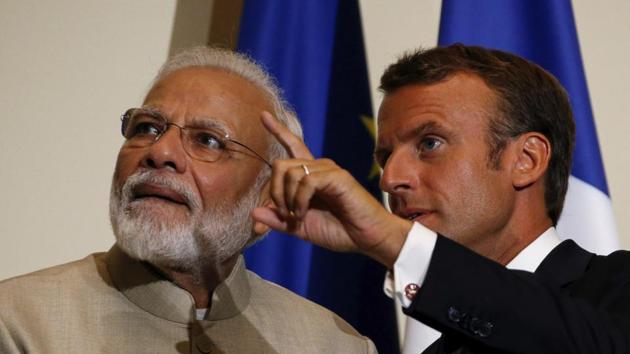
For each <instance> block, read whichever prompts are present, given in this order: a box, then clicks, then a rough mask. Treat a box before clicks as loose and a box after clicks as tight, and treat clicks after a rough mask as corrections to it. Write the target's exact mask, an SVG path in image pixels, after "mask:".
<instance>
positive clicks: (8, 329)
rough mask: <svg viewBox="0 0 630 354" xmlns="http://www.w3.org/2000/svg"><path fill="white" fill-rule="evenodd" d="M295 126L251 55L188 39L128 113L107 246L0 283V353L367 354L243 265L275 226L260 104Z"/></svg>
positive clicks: (366, 345)
mask: <svg viewBox="0 0 630 354" xmlns="http://www.w3.org/2000/svg"><path fill="white" fill-rule="evenodd" d="M263 111H268V112H273V113H274V115H275V116H276V117H278V119H279V121H281V122H282V123H283V124H284V125H285V126H286V127H288V128H289V130H291V131H292V132H293V133H294V134H296V135H300V134H301V128H300V126H299V123H298V122H297V120H296V118H295V116H294V113H293V112H292V111H291V109H290V108H288V107H287V105H286V104H285V103H284V101H283V100H282V99H281V97H280V95H279V93H278V89H277V88H276V87H275V86H274V84H273V81H272V80H271V79H270V78H269V76H268V75H267V74H266V73H265V72H264V71H263V70H261V69H260V68H259V67H258V66H257V65H256V64H254V63H252V62H251V61H250V60H248V59H247V58H246V57H244V56H242V55H239V54H236V53H233V52H229V51H225V50H219V49H211V48H194V49H191V50H188V51H185V52H183V53H181V54H179V55H178V56H176V57H174V58H172V59H170V60H169V61H168V62H167V63H166V64H165V65H164V66H163V67H162V69H161V70H160V72H159V74H158V76H157V78H156V79H155V81H154V84H153V86H152V88H151V89H150V91H149V93H148V94H147V96H146V98H145V100H144V103H143V105H142V107H140V108H133V109H129V110H127V111H126V112H125V114H124V115H123V117H122V134H123V136H124V137H125V142H124V143H123V145H122V147H121V149H120V152H119V155H118V160H117V163H116V169H115V173H114V177H113V180H112V189H111V200H110V218H111V222H112V227H113V230H114V234H115V236H116V244H115V245H114V246H113V247H112V249H110V250H109V252H107V253H98V254H93V255H90V256H88V257H86V258H85V259H82V260H79V261H76V262H73V263H69V264H65V265H60V266H56V267H52V268H49V269H45V270H42V271H39V272H35V273H32V274H28V275H24V276H20V277H17V278H13V279H9V280H5V281H3V282H1V283H0V352H1V353H24V352H27V353H158V352H159V353H168V352H172V353H210V352H212V353H254V352H255V353H316V352H317V353H319V352H326V353H369V352H374V351H375V349H374V346H373V344H372V343H371V342H370V341H369V340H368V339H367V338H365V337H363V336H361V335H359V334H358V333H357V332H356V331H355V330H354V329H353V328H352V327H351V326H350V325H348V324H347V323H345V322H344V321H343V320H342V319H341V318H339V317H337V316H336V315H334V314H332V313H331V312H330V311H327V310H326V309H324V308H322V307H320V306H318V305H316V304H313V303H311V302H309V301H307V300H305V299H303V298H300V297H299V296H297V295H295V294H293V293H291V292H290V291H288V290H286V289H283V288H281V287H279V286H277V285H274V284H272V283H269V282H267V281H264V280H262V279H260V278H259V277H258V276H256V275H255V274H254V273H252V272H249V271H247V270H246V268H245V264H244V260H243V257H242V255H241V252H242V250H243V249H244V248H245V247H246V246H247V245H248V244H250V243H252V242H254V240H256V239H257V238H259V237H261V236H262V235H263V234H265V233H266V232H267V227H266V226H263V225H262V224H254V223H253V221H252V220H251V217H250V213H251V211H252V210H253V209H254V208H255V207H257V206H260V205H263V204H264V205H267V204H268V203H269V201H270V197H269V186H268V180H269V177H270V173H271V171H270V162H269V161H273V160H275V159H278V158H283V157H286V156H284V154H285V152H284V149H283V148H282V147H281V146H280V145H279V144H278V143H277V142H276V141H275V140H274V139H273V138H272V137H271V136H270V135H269V134H268V133H266V131H265V129H264V128H263V126H262V123H261V121H260V115H261V112H263Z"/></svg>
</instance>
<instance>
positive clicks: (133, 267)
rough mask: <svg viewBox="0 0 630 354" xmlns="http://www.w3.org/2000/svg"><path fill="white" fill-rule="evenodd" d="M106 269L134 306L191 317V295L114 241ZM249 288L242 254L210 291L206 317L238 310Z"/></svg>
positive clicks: (217, 317)
mask: <svg viewBox="0 0 630 354" xmlns="http://www.w3.org/2000/svg"><path fill="white" fill-rule="evenodd" d="M106 259H107V261H106V262H107V269H108V271H109V273H110V275H111V277H112V280H113V282H114V285H115V286H116V288H117V289H118V290H120V292H122V293H123V295H124V296H125V297H126V298H127V299H129V301H131V302H133V303H134V304H135V305H137V306H138V307H140V308H142V309H143V310H144V311H147V312H149V313H151V314H153V315H155V316H157V317H160V318H163V319H165V320H169V321H174V322H177V323H182V324H189V323H193V322H194V321H195V306H194V305H195V302H194V299H193V297H192V295H191V294H190V293H189V292H188V291H186V290H184V289H182V288H180V287H179V286H177V285H176V284H175V283H173V282H171V281H169V280H168V279H166V278H165V277H164V276H162V275H161V274H160V273H159V272H157V271H156V270H155V269H154V268H153V267H151V266H150V265H148V264H146V263H144V262H140V261H137V260H135V259H133V258H131V257H129V256H128V255H127V254H126V253H124V252H123V251H122V250H121V249H120V248H119V247H118V246H117V245H114V246H113V247H112V248H111V249H110V250H109V252H108V253H107V258H106ZM250 294H251V289H250V285H249V282H248V279H247V270H246V269H245V261H244V259H243V256H242V255H241V256H239V257H238V260H237V261H236V263H235V265H234V268H233V269H232V272H230V274H229V275H228V277H227V278H226V279H225V281H223V282H222V283H221V284H219V285H218V286H217V288H216V289H215V291H214V293H213V294H212V305H211V307H210V313H209V315H208V317H207V320H208V321H214V320H222V319H226V318H230V317H233V316H236V315H238V314H239V313H241V312H242V311H243V310H244V309H245V308H246V307H247V305H248V304H249V299H250Z"/></svg>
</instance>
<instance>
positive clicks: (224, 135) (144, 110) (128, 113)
mask: <svg viewBox="0 0 630 354" xmlns="http://www.w3.org/2000/svg"><path fill="white" fill-rule="evenodd" d="M137 111H141V112H142V113H146V114H147V115H150V116H151V117H153V118H158V119H160V120H162V121H163V122H164V125H165V127H166V128H165V129H164V130H162V131H160V132H159V134H157V135H155V138H154V139H153V140H152V141H151V142H150V143H149V144H148V145H147V146H151V145H153V144H155V143H156V142H157V141H158V140H160V138H161V137H162V136H163V135H164V134H166V132H167V131H168V129H169V128H170V127H171V126H175V127H177V128H179V133H180V139H181V140H182V144H183V145H182V146H183V147H184V151H186V154H188V156H190V157H191V158H192V159H195V160H197V161H202V162H216V161H218V160H219V159H217V160H202V159H199V158H197V157H194V156H193V154H192V153H191V152H190V151H188V148H186V142H185V139H184V137H183V135H182V134H184V130H190V129H200V128H194V127H189V126H181V125H179V124H176V123H173V122H170V121H169V120H168V119H167V118H166V117H164V115H162V113H160V112H159V111H157V110H154V109H151V108H147V107H141V108H129V109H127V110H126V111H125V113H123V114H122V115H121V116H120V123H121V125H120V132H121V134H122V136H123V137H124V138H125V140H126V141H129V140H130V139H131V138H127V137H126V136H125V128H126V126H127V124H128V123H127V124H126V122H128V120H125V118H127V117H130V116H131V114H132V113H134V112H137ZM201 129H203V128H201ZM214 131H216V130H214ZM216 132H217V133H219V134H222V135H221V136H220V137H219V138H221V139H223V140H224V141H223V143H225V142H230V143H234V144H236V145H238V146H241V147H243V148H245V149H247V151H249V152H251V153H252V154H254V157H256V158H258V159H259V160H261V161H262V162H264V163H265V164H266V165H267V166H269V167H272V165H271V163H270V162H269V161H267V159H265V158H264V157H262V155H261V154H259V153H257V152H256V151H255V150H254V149H252V148H250V147H249V146H247V145H245V144H243V143H241V142H239V141H237V140H234V139H232V138H230V135H229V134H228V133H225V132H219V131H216ZM225 145H226V144H225Z"/></svg>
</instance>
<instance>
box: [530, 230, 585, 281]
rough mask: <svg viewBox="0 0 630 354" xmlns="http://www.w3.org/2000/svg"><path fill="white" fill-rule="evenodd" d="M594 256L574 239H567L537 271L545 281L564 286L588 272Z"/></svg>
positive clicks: (549, 255) (550, 254)
mask: <svg viewBox="0 0 630 354" xmlns="http://www.w3.org/2000/svg"><path fill="white" fill-rule="evenodd" d="M593 256H594V254H592V253H589V252H587V251H586V250H584V249H582V248H581V247H580V246H578V245H577V244H576V243H575V242H574V241H573V240H566V241H564V242H562V243H561V244H559V245H558V246H557V247H556V248H554V249H553V250H552V251H551V253H549V254H548V255H547V257H545V259H544V260H543V261H542V263H541V264H540V266H538V268H537V269H536V271H535V273H536V274H538V275H539V276H540V277H541V278H542V279H544V280H545V281H547V282H550V283H552V284H553V285H555V286H557V287H559V288H564V287H566V286H567V285H569V284H570V283H572V282H574V281H575V280H577V279H578V278H580V277H581V276H582V275H583V274H584V273H585V272H586V269H587V268H588V265H589V263H590V262H591V259H592V258H593Z"/></svg>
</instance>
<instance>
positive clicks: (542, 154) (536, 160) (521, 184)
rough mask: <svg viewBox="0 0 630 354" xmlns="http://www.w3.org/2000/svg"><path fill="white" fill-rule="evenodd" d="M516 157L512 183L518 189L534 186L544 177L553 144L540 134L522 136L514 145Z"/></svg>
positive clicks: (529, 133)
mask: <svg viewBox="0 0 630 354" xmlns="http://www.w3.org/2000/svg"><path fill="white" fill-rule="evenodd" d="M511 145H512V148H514V149H515V150H514V152H515V156H516V158H515V159H514V165H513V166H512V167H513V168H512V183H513V184H514V187H516V188H517V189H521V188H525V187H527V186H529V185H531V184H534V183H535V182H537V181H538V180H540V179H541V178H543V177H544V175H545V172H547V168H548V167H549V159H551V143H550V142H549V139H547V137H546V136H544V135H543V134H541V133H538V132H528V133H525V134H522V135H520V136H519V137H518V138H517V139H516V141H514V142H513V143H512V144H511Z"/></svg>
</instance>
